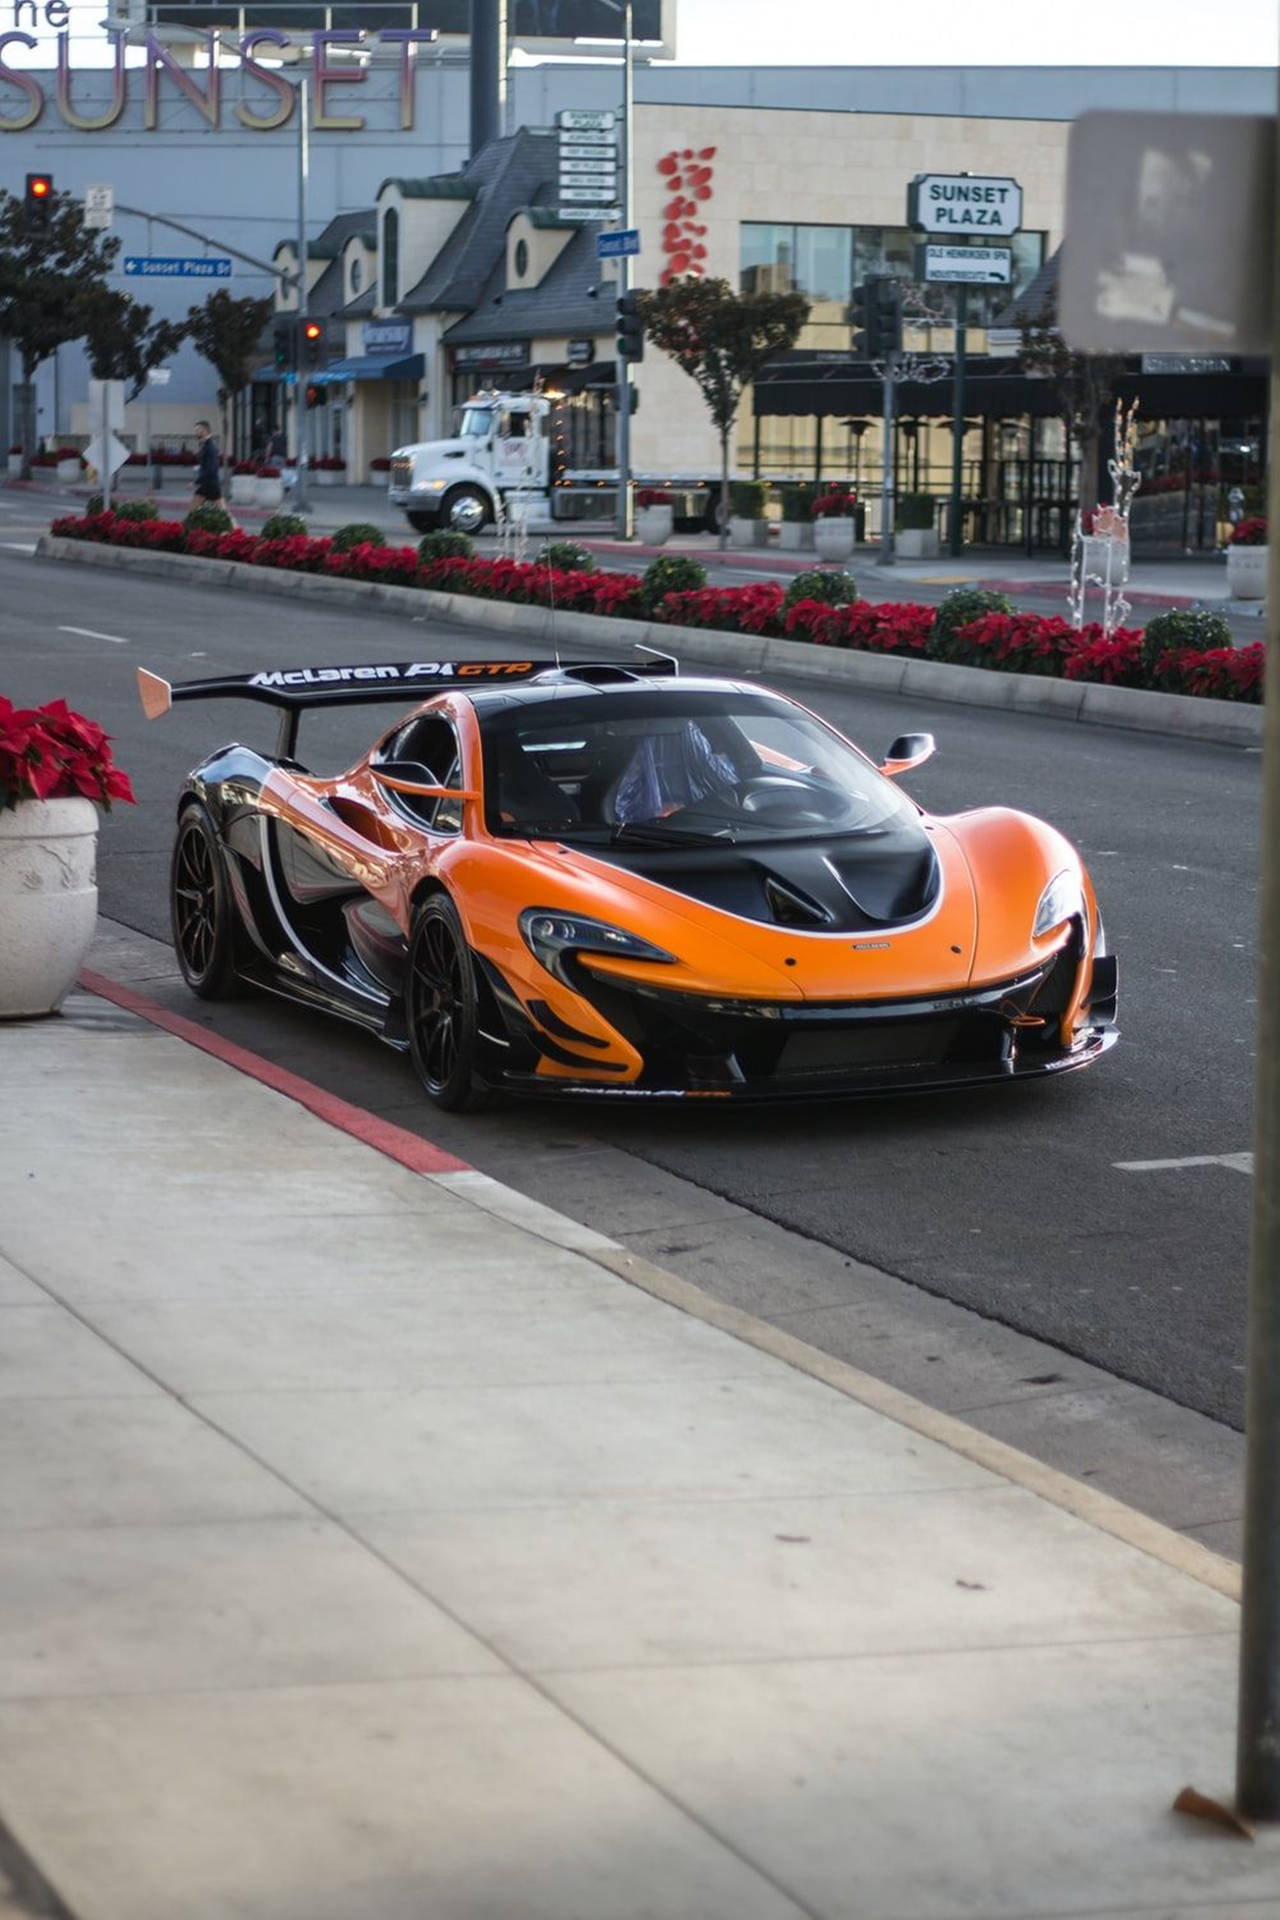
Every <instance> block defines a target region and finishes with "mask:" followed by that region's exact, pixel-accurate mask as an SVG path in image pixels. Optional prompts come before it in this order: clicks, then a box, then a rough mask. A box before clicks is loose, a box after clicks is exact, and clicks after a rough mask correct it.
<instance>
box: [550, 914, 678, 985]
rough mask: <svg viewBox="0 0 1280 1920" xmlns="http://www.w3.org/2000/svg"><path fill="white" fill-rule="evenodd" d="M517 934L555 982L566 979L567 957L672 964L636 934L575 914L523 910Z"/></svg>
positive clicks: (671, 955) (660, 949) (671, 956)
mask: <svg viewBox="0 0 1280 1920" xmlns="http://www.w3.org/2000/svg"><path fill="white" fill-rule="evenodd" d="M520 932H521V933H522V934H523V936H524V942H525V945H526V946H527V947H528V949H529V951H530V953H531V954H532V955H533V956H534V958H535V960H539V961H541V963H542V965H543V966H544V967H545V968H546V969H547V972H548V973H553V974H555V976H556V978H557V979H559V980H564V979H565V978H566V976H565V972H564V960H565V955H566V954H569V953H616V954H618V955H619V956H620V957H621V958H622V959H624V960H655V961H657V962H659V963H660V964H661V965H663V966H668V967H670V966H674V965H675V964H676V957H675V955H674V953H668V952H666V950H665V949H664V948H663V947H655V946H654V944H653V942H652V941H651V940H642V939H641V938H640V936H639V934H638V933H628V932H627V930H626V928H625V927H612V926H610V925H609V923H608V922H607V921H606V920H589V919H587V918H586V917H585V915H583V914H579V913H557V912H556V911H555V909H554V908H551V907H526V908H525V910H524V912H523V913H522V914H521V915H520ZM567 984H571V983H567Z"/></svg>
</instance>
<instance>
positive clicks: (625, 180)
mask: <svg viewBox="0 0 1280 1920" xmlns="http://www.w3.org/2000/svg"><path fill="white" fill-rule="evenodd" d="M631 110H632V89H631V0H626V5H625V6H624V7H623V9H622V146H621V152H620V153H619V155H618V158H619V160H620V161H621V162H622V224H623V226H624V227H626V228H628V229H630V227H631V224H632V214H633V211H634V201H635V196H634V192H633V188H632V178H633V174H634V168H633V167H632V165H631V139H632V127H631ZM617 284H618V292H619V293H620V294H624V293H627V292H628V291H629V290H630V287H631V262H630V260H629V259H628V258H627V256H626V254H625V253H624V254H623V256H622V258H621V259H620V260H619V261H618V283H617ZM617 442H618V538H619V539H620V540H630V538H631V536H632V534H633V533H634V532H635V506H634V502H633V500H632V497H631V363H630V361H629V360H627V359H625V358H624V356H623V355H622V354H619V355H618V432H617Z"/></svg>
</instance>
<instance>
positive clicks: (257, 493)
mask: <svg viewBox="0 0 1280 1920" xmlns="http://www.w3.org/2000/svg"><path fill="white" fill-rule="evenodd" d="M283 499H284V481H283V480H264V479H263V478H262V476H261V474H259V475H258V477H257V478H256V479H255V481H254V483H253V504H254V506H255V507H278V506H279V505H280V504H281V502H282V501H283Z"/></svg>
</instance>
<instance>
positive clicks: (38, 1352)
mask: <svg viewBox="0 0 1280 1920" xmlns="http://www.w3.org/2000/svg"><path fill="white" fill-rule="evenodd" d="M159 1392H160V1388H159V1387H158V1386H157V1385H156V1383H155V1381H154V1380H149V1379H148V1378H147V1376H146V1374H145V1373H142V1372H141V1371H140V1370H139V1369H138V1368H137V1367H136V1366H134V1364H133V1362H132V1361H131V1360H128V1359H126V1358H124V1356H123V1355H121V1354H119V1353H117V1352H115V1351H113V1349H112V1348H111V1347H110V1346H108V1345H107V1343H106V1341H104V1340H101V1339H99V1338H98V1336H97V1335H96V1334H95V1333H92V1332H90V1330H89V1328H88V1327H86V1326H83V1325H82V1324H81V1323H80V1322H79V1321H78V1320H77V1319H76V1318H75V1317H74V1315H72V1314H70V1313H68V1312H67V1310H66V1308H65V1307H60V1306H54V1305H51V1304H49V1303H48V1302H47V1301H46V1303H45V1304H44V1305H42V1306H31V1307H5V1308H3V1309H0V1400H55V1399H72V1398H93V1397H95V1396H98V1397H106V1396H108V1395H113V1394H148V1395H155V1394H157V1393H159Z"/></svg>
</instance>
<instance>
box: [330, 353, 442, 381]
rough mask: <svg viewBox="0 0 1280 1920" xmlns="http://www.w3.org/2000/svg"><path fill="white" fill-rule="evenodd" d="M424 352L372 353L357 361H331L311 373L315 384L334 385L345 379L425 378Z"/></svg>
mask: <svg viewBox="0 0 1280 1920" xmlns="http://www.w3.org/2000/svg"><path fill="white" fill-rule="evenodd" d="M423 368H424V361H423V357H422V355H421V354H420V353H398V354H397V353H389V354H388V353H372V354H366V355H362V356H360V357H358V358H356V359H353V360H331V361H330V362H329V365H328V366H327V367H318V368H317V369H316V371H315V372H314V373H309V374H308V375H307V385H308V386H311V387H332V386H335V385H337V383H338V382H339V381H345V380H421V378H422V374H423Z"/></svg>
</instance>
